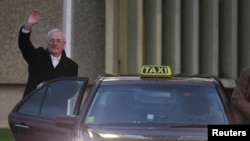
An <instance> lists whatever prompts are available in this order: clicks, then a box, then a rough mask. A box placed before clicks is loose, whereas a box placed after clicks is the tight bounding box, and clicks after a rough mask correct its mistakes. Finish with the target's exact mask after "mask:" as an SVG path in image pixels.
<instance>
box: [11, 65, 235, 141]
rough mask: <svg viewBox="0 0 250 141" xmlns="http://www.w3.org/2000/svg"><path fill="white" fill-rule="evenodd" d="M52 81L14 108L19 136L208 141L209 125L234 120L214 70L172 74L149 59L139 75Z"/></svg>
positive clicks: (62, 140)
mask: <svg viewBox="0 0 250 141" xmlns="http://www.w3.org/2000/svg"><path fill="white" fill-rule="evenodd" d="M87 84H88V78H81V77H77V78H76V77H72V78H60V79H54V80H51V81H49V82H47V83H46V84H45V85H43V86H42V87H41V88H39V89H37V90H34V91H33V92H31V93H30V94H29V96H27V97H26V98H25V99H23V100H21V101H20V102H19V103H17V105H16V106H15V107H14V108H13V110H12V111H11V113H10V114H9V117H8V120H9V126H10V129H11V131H12V133H13V135H14V137H15V139H16V141H28V140H32V141H45V140H46V141H106V140H107V141H134V140H140V141H142V140H150V141H177V140H178V141H194V140H195V141H206V140H208V137H207V135H208V129H207V126H208V125H209V124H211V125H217V124H218V125H221V124H223V125H229V124H234V123H235V118H234V116H233V111H232V110H231V108H230V102H229V100H228V98H227V96H226V95H225V89H224V87H223V85H222V83H221V82H220V80H219V79H217V78H216V77H213V76H199V75H193V76H187V75H173V74H172V71H171V68H170V67H169V66H156V65H145V66H143V67H142V68H141V71H140V73H138V74H135V75H110V74H106V75H100V76H99V77H98V78H97V79H96V81H95V84H94V85H93V86H92V87H91V88H90V90H89V91H88V92H86V87H87Z"/></svg>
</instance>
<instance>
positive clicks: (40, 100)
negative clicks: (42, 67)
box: [8, 77, 89, 141]
mask: <svg viewBox="0 0 250 141" xmlns="http://www.w3.org/2000/svg"><path fill="white" fill-rule="evenodd" d="M88 80H89V79H88V78H83V77H66V78H60V79H54V80H51V81H48V82H47V83H45V84H44V85H43V86H42V87H41V88H39V89H36V90H34V91H32V92H31V93H30V94H29V95H28V96H27V97H25V98H24V99H22V100H21V101H20V102H18V103H17V105H16V106H15V107H14V108H13V109H12V111H11V112H10V114H9V117H8V122H9V126H10V129H11V131H12V133H13V135H14V137H15V139H16V141H69V140H70V136H71V129H69V128H68V129H67V128H63V127H60V126H56V124H55V122H56V117H57V116H63V115H70V116H76V115H77V114H78V111H79V109H80V106H81V102H82V99H83V94H84V91H85V89H86V86H87V84H88Z"/></svg>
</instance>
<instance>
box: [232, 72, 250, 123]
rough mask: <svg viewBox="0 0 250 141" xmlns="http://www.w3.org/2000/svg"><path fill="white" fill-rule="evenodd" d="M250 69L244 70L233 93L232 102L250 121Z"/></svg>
mask: <svg viewBox="0 0 250 141" xmlns="http://www.w3.org/2000/svg"><path fill="white" fill-rule="evenodd" d="M249 80H250V68H246V69H243V70H242V71H241V73H240V77H239V79H238V81H237V84H236V87H235V89H234V91H233V93H232V97H231V101H232V104H233V106H234V107H235V108H236V109H237V110H238V111H239V112H240V114H241V115H243V116H244V117H246V118H248V119H249V120H250V102H249V101H247V98H248V95H249V94H248V89H249V88H248V87H250V84H249V83H250V81H249Z"/></svg>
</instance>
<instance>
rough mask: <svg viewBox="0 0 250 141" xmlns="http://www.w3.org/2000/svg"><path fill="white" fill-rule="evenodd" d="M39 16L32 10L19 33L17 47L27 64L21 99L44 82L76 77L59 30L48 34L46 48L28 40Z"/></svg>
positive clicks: (38, 12) (76, 73)
mask: <svg viewBox="0 0 250 141" xmlns="http://www.w3.org/2000/svg"><path fill="white" fill-rule="evenodd" d="M41 15H42V13H41V11H40V10H39V9H36V10H34V11H33V12H32V13H31V14H30V16H29V17H28V20H27V22H26V24H25V25H23V26H21V28H20V31H19V37H18V46H19V49H20V50H21V52H22V55H23V58H24V59H25V61H26V62H27V63H28V82H27V85H26V88H25V91H24V94H23V98H24V97H25V96H26V95H27V94H29V93H30V92H31V91H32V90H33V89H35V88H36V87H37V86H38V85H39V84H42V83H43V82H45V81H48V80H50V79H54V78H57V77H62V76H77V75H78V64H77V63H76V62H75V61H73V60H72V59H70V58H68V57H67V56H66V54H65V51H64V47H65V44H66V41H65V36H64V33H63V32H62V31H60V30H59V29H52V30H50V31H49V32H48V36H47V47H46V48H43V47H37V48H36V47H34V46H33V44H32V42H31V40H30V36H31V31H32V27H33V26H34V25H36V24H37V23H39V21H40V20H41V18H42V16H41Z"/></svg>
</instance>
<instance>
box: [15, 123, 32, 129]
mask: <svg viewBox="0 0 250 141" xmlns="http://www.w3.org/2000/svg"><path fill="white" fill-rule="evenodd" d="M15 127H18V128H24V129H29V128H30V127H29V126H27V125H23V124H15Z"/></svg>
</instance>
